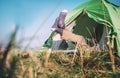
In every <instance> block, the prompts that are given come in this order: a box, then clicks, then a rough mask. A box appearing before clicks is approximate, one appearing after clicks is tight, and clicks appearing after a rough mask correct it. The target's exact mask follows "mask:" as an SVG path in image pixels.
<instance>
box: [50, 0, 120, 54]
mask: <svg viewBox="0 0 120 78" xmlns="http://www.w3.org/2000/svg"><path fill="white" fill-rule="evenodd" d="M119 21H120V7H119V6H115V5H113V4H111V3H109V2H108V1H105V0H90V1H88V2H86V3H83V4H81V5H79V6H78V7H76V8H75V9H73V10H72V11H71V12H70V13H69V14H68V15H67V17H66V19H65V25H66V26H69V25H70V24H71V23H72V22H75V26H74V29H73V33H75V34H78V35H82V36H84V37H85V38H86V39H87V38H88V39H91V38H92V37H93V36H94V34H96V32H95V31H96V27H99V28H98V29H100V30H99V31H97V32H98V33H97V35H98V34H99V33H100V34H102V33H101V32H103V30H104V28H108V29H109V31H108V32H107V33H108V34H109V35H110V36H111V37H112V36H113V35H114V36H115V37H116V38H115V41H116V44H117V46H115V47H117V54H118V56H120V24H119ZM104 26H105V27H104ZM53 33H54V32H53ZM54 34H55V33H54ZM52 36H53V35H52ZM98 37H101V36H98ZM50 38H51V36H50ZM51 43H52V40H51Z"/></svg>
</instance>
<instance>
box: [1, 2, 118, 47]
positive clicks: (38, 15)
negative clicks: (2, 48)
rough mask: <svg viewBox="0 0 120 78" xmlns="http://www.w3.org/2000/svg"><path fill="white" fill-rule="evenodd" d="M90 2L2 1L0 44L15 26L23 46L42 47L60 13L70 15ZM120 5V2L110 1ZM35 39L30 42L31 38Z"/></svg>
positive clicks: (18, 38)
mask: <svg viewBox="0 0 120 78" xmlns="http://www.w3.org/2000/svg"><path fill="white" fill-rule="evenodd" d="M87 1H89V0H0V42H2V41H3V40H4V41H5V40H7V38H8V37H7V36H9V35H10V33H11V31H12V30H13V29H14V26H15V25H17V26H19V31H18V34H17V41H20V40H21V39H23V42H20V43H21V44H22V45H23V46H26V45H27V44H28V43H30V47H40V46H42V45H43V44H44V41H45V40H46V39H47V38H48V37H49V35H50V34H51V30H50V27H51V26H52V25H53V23H54V21H55V18H56V17H57V16H58V15H59V13H60V12H61V11H62V10H64V9H66V10H68V13H69V12H70V11H71V10H72V9H74V8H75V7H77V6H78V5H80V4H82V3H84V2H87ZM109 1H112V2H114V3H115V4H117V5H120V0H109ZM34 34H36V35H35V38H34V39H33V40H32V41H30V39H31V37H32V36H33V35H34Z"/></svg>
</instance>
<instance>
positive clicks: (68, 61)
mask: <svg viewBox="0 0 120 78" xmlns="http://www.w3.org/2000/svg"><path fill="white" fill-rule="evenodd" d="M15 33H16V31H15V32H14V33H13V34H12V36H11V40H10V42H9V44H8V45H7V47H6V49H5V50H4V49H2V50H1V51H0V78H119V77H120V58H119V57H117V56H115V55H114V56H112V58H111V56H110V53H109V51H103V52H89V53H88V52H84V53H83V55H82V56H83V57H82V58H83V60H82V61H81V58H80V57H81V55H80V54H79V52H77V53H76V55H75V57H74V54H73V53H65V52H64V53H63V52H54V53H52V54H51V56H50V59H49V63H48V64H47V67H46V66H44V63H45V59H46V53H47V52H46V49H42V50H38V51H30V50H28V51H27V50H26V51H25V52H21V51H19V50H18V49H15V48H14V40H15V39H14V38H15ZM111 50H112V49H111ZM111 55H113V54H111ZM73 57H74V60H73ZM112 60H113V61H114V62H113V61H112ZM113 67H114V69H113Z"/></svg>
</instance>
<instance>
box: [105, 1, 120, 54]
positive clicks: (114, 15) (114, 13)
mask: <svg viewBox="0 0 120 78" xmlns="http://www.w3.org/2000/svg"><path fill="white" fill-rule="evenodd" d="M103 2H104V1H103ZM104 4H105V6H106V7H107V9H108V12H109V15H110V18H111V20H112V27H113V29H114V31H115V34H113V35H115V37H116V42H117V46H115V47H117V50H118V55H119V56H120V23H119V22H120V15H119V13H120V9H119V8H117V7H115V6H113V5H110V4H108V3H106V2H104ZM118 11H119V12H118Z"/></svg>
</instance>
